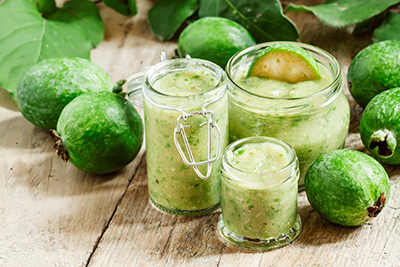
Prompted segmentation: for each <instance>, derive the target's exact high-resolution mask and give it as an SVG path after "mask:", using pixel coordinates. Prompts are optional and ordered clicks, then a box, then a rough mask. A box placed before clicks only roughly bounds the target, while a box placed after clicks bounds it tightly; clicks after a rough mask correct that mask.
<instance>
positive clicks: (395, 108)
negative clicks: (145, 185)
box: [360, 88, 400, 165]
mask: <svg viewBox="0 0 400 267" xmlns="http://www.w3.org/2000/svg"><path fill="white" fill-rule="evenodd" d="M360 135H361V140H362V142H363V144H364V145H365V147H366V148H367V149H368V150H369V151H371V153H372V155H373V156H374V157H375V158H376V159H378V160H379V161H381V162H383V163H386V164H392V165H400V147H398V144H400V88H394V89H389V90H387V91H384V92H382V93H380V94H378V95H377V96H375V97H374V98H372V100H371V101H370V102H369V103H368V105H367V106H366V107H365V110H364V112H363V114H362V116H361V121H360Z"/></svg>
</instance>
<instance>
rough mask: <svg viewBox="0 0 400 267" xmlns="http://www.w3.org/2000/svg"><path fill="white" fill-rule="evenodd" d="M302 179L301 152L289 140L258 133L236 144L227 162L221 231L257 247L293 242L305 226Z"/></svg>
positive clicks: (230, 238) (236, 241) (234, 240)
mask: <svg viewBox="0 0 400 267" xmlns="http://www.w3.org/2000/svg"><path fill="white" fill-rule="evenodd" d="M298 179H299V163H298V160H297V157H296V153H295V151H294V150H293V148H291V147H290V146H289V145H288V144H286V143H285V142H283V141H280V140H278V139H275V138H271V137H265V136H257V137H248V138H244V139H240V140H238V141H236V142H233V143H231V144H230V145H229V146H228V147H227V148H226V150H225V153H224V156H223V161H222V175H221V180H222V181H221V209H222V213H221V216H220V219H219V222H218V230H219V232H220V234H221V235H222V236H223V237H224V239H226V240H227V241H228V242H230V243H232V244H234V245H236V246H239V247H243V248H247V249H253V250H268V249H273V248H277V247H280V246H284V245H286V244H289V243H290V242H292V241H293V240H294V239H295V238H296V237H297V236H298V235H299V233H300V230H301V220H300V216H299V215H298V214H297V181H298Z"/></svg>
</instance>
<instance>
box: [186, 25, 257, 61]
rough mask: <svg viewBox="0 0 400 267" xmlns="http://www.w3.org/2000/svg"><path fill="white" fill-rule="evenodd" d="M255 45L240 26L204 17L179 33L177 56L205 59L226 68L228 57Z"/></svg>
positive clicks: (252, 39) (248, 34)
mask: <svg viewBox="0 0 400 267" xmlns="http://www.w3.org/2000/svg"><path fill="white" fill-rule="evenodd" d="M255 44H256V42H255V41H254V38H253V36H251V34H250V33H249V32H248V31H247V30H246V28H244V27H243V26H242V25H240V24H239V23H237V22H235V21H232V20H229V19H226V18H221V17H205V18H201V19H199V20H196V21H195V22H193V23H191V24H190V25H189V26H187V27H186V28H185V29H184V30H183V31H182V33H181V34H180V36H179V39H178V54H179V56H180V57H185V56H186V55H190V56H191V57H192V58H201V59H206V60H209V61H212V62H214V63H216V64H218V65H219V66H221V67H222V68H225V66H226V63H228V60H229V58H230V57H231V56H233V55H234V54H235V53H237V52H239V51H240V50H243V49H245V48H247V47H249V46H252V45H255Z"/></svg>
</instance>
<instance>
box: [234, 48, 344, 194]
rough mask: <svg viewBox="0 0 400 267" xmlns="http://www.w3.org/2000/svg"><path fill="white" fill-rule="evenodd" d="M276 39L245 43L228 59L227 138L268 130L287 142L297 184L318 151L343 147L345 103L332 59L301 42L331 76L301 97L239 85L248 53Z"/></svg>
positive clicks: (301, 183) (249, 58)
mask: <svg viewBox="0 0 400 267" xmlns="http://www.w3.org/2000/svg"><path fill="white" fill-rule="evenodd" d="M275 43H276V42H270V43H263V44H259V45H256V46H252V47H249V48H247V49H245V50H243V51H241V52H238V53H237V54H235V55H234V56H233V57H232V58H231V59H230V60H229V62H228V65H227V67H226V72H227V76H228V94H229V136H230V141H231V142H233V141H235V140H238V139H241V138H245V137H249V136H270V137H275V138H278V139H281V140H284V141H285V142H287V143H289V144H290V145H291V146H292V147H293V148H294V149H295V151H296V153H297V157H298V159H299V162H300V180H299V189H303V188H304V176H305V174H306V172H307V169H308V167H309V166H310V165H311V163H312V162H313V161H314V160H315V159H316V158H317V157H318V156H320V155H322V154H324V153H326V152H329V151H333V150H336V149H340V148H343V146H344V142H345V140H346V136H347V133H348V129H349V122H350V107H349V103H348V100H347V98H346V97H345V95H344V94H343V93H342V91H343V87H344V80H343V75H342V72H341V69H340V66H339V64H338V62H337V61H336V59H335V58H334V57H333V56H332V55H330V54H329V53H327V52H326V51H324V50H322V49H320V48H317V47H314V46H311V45H306V44H302V43H297V42H286V43H290V44H293V45H297V46H300V47H301V48H303V49H305V50H306V51H307V52H308V53H310V54H311V55H312V56H313V57H314V59H315V60H316V61H317V63H318V64H319V65H320V66H321V67H324V68H325V69H326V70H327V73H328V74H329V75H331V77H332V82H331V83H330V84H329V85H328V86H326V87H322V88H320V89H319V90H318V92H317V93H313V94H310V95H306V96H301V97H286V98H285V97H267V96H263V95H260V94H255V93H252V92H251V91H250V90H248V88H244V87H243V86H241V85H239V82H238V80H237V75H238V73H239V72H240V71H243V70H246V69H248V68H249V66H250V63H251V62H252V60H253V59H254V57H255V56H256V55H257V54H258V53H259V52H260V51H262V50H264V49H265V48H266V47H268V46H270V45H272V44H275Z"/></svg>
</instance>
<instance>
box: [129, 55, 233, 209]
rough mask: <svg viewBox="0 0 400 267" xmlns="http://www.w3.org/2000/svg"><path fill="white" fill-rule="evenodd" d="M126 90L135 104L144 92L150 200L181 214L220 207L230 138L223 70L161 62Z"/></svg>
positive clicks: (195, 63)
mask: <svg viewBox="0 0 400 267" xmlns="http://www.w3.org/2000/svg"><path fill="white" fill-rule="evenodd" d="M138 79H140V80H141V81H140V82H139V83H138V82H137V81H138ZM138 84H140V86H138ZM128 88H130V96H129V97H130V99H132V101H133V102H135V100H134V98H135V95H136V93H135V92H136V91H137V90H140V88H142V93H143V106H144V120H145V131H146V157H147V177H148V189H149V198H150V201H151V202H152V203H153V204H154V205H155V206H156V207H157V208H159V209H161V210H163V211H166V212H169V213H173V214H179V215H197V214H203V213H208V212H211V211H213V210H215V209H216V208H218V207H219V205H220V178H219V173H220V164H221V156H220V154H221V153H222V151H223V150H224V149H225V147H226V146H227V145H228V140H229V135H228V104H227V94H226V76H225V72H224V71H223V70H222V69H221V68H220V67H219V66H217V65H216V64H214V63H211V62H209V61H205V60H199V59H190V58H184V59H176V60H165V58H164V59H163V58H162V62H161V63H159V64H157V65H155V66H152V67H151V68H149V69H147V71H145V74H144V77H143V75H137V76H135V78H134V79H131V80H130V81H129V83H128Z"/></svg>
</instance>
